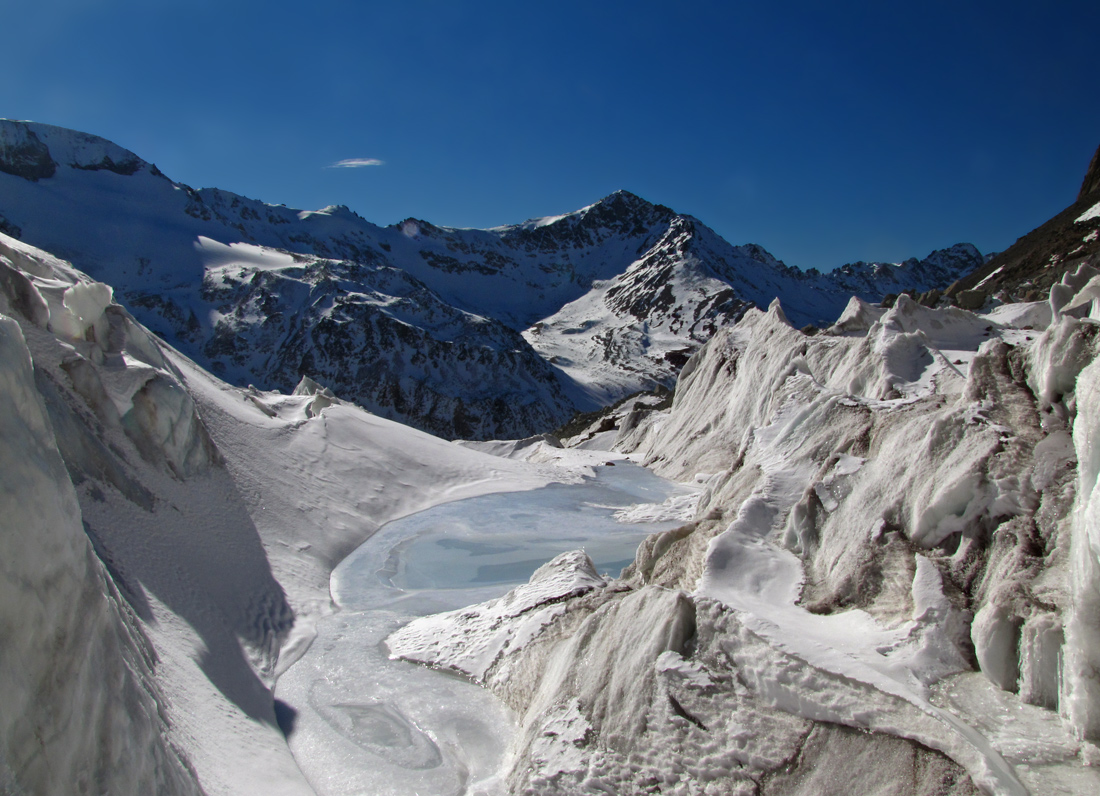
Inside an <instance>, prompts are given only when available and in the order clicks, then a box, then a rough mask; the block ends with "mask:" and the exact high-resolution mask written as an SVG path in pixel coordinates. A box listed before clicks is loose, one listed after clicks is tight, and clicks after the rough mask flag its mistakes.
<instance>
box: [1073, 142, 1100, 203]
mask: <svg viewBox="0 0 1100 796" xmlns="http://www.w3.org/2000/svg"><path fill="white" fill-rule="evenodd" d="M1098 191H1100V147H1097V148H1096V154H1094V155H1093V156H1092V162H1091V163H1089V170H1088V171H1087V172H1085V179H1084V181H1083V182H1082V183H1081V192H1080V193H1078V194H1077V201H1081V200H1082V199H1085V198H1087V197H1089V196H1092V195H1093V194H1095V193H1097V192H1098Z"/></svg>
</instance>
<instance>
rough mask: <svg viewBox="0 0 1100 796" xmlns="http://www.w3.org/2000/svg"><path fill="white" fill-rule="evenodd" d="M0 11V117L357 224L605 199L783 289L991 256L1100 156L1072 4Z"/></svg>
mask: <svg viewBox="0 0 1100 796" xmlns="http://www.w3.org/2000/svg"><path fill="white" fill-rule="evenodd" d="M0 4H2V6H3V18H4V20H5V29H6V34H7V35H6V36H5V66H4V69H3V70H0V116H5V117H8V118H22V119H33V120H35V121H40V122H47V123H50V124H57V125H61V126H64V127H73V128H76V129H80V130H84V131H86V132H91V133H95V134H98V135H102V136H105V137H107V138H110V139H111V140H113V141H115V142H116V143H118V144H121V145H122V146H125V147H127V148H129V149H131V150H133V151H134V152H136V153H137V154H139V155H140V156H142V157H143V158H145V159H146V160H150V161H152V162H154V163H156V164H157V165H158V166H159V167H160V168H161V169H162V170H163V171H164V172H165V173H166V174H168V176H170V177H172V178H173V179H175V180H178V181H181V182H185V183H187V184H189V185H192V186H194V187H219V188H225V189H227V190H231V191H235V192H237V193H241V194H244V195H246V196H251V197H254V198H258V199H262V200H264V201H268V202H272V203H283V204H287V205H291V206H293V207H299V208H304V209H316V208H320V207H323V206H325V205H329V204H346V205H348V206H349V207H351V208H352V209H353V210H355V211H357V212H358V213H359V214H360V215H362V216H364V217H366V218H368V219H370V220H371V221H375V222H377V223H381V224H389V223H393V222H395V221H398V220H400V219H403V218H405V217H407V216H416V217H419V218H425V219H428V220H430V221H432V222H433V223H436V224H443V225H449V226H474V227H488V226H495V225H498V224H506V223H513V222H518V221H522V220H524V219H526V218H529V217H534V216H541V215H553V214H558V213H562V212H567V211H569V210H574V209H577V208H579V207H582V206H584V205H586V204H589V203H591V202H593V201H595V200H597V199H598V198H600V197H601V196H604V195H606V194H608V193H610V192H612V191H614V190H616V189H618V188H625V189H628V190H631V191H633V192H635V193H638V194H640V195H641V196H644V197H645V198H647V199H649V200H651V201H654V202H660V203H663V204H667V205H669V206H671V207H673V208H674V209H676V210H678V211H680V212H685V213H690V214H692V215H695V216H696V217H698V218H700V219H701V220H702V221H703V222H704V223H706V224H708V225H709V226H711V227H712V228H714V229H715V230H716V231H718V232H719V234H721V235H722V236H724V237H725V238H727V239H728V240H729V241H730V242H731V243H735V244H738V243H747V242H754V243H759V244H761V245H763V246H764V247H765V248H767V249H768V250H769V251H771V252H772V253H773V254H775V255H776V256H777V257H780V258H781V259H783V260H785V261H786V262H788V263H790V264H792V265H798V266H801V267H807V268H808V267H811V266H813V267H818V268H822V269H827V268H831V267H833V266H836V265H839V264H841V263H843V262H846V261H850V260H856V259H867V260H871V259H875V260H890V261H894V260H900V259H903V258H905V257H909V256H913V255H917V256H923V255H925V254H927V253H928V252H929V251H931V250H932V249H934V248H939V247H943V246H948V245H951V244H953V243H955V242H958V241H970V242H973V243H974V244H976V245H977V246H978V247H979V248H981V249H982V250H983V251H989V250H995V249H1002V248H1004V247H1006V246H1008V245H1010V244H1011V243H1012V242H1013V241H1014V240H1015V239H1016V238H1017V237H1018V236H1020V235H1023V234H1024V233H1026V232H1028V231H1029V230H1031V229H1032V228H1033V227H1035V226H1036V225H1038V224H1039V223H1041V222H1043V221H1045V220H1046V219H1047V218H1049V217H1050V216H1051V215H1053V214H1054V213H1056V212H1058V211H1059V210H1061V209H1062V208H1064V207H1065V206H1067V205H1068V204H1070V203H1071V202H1072V201H1073V199H1074V198H1075V196H1076V193H1077V190H1078V188H1079V187H1080V182H1081V179H1082V177H1083V175H1084V171H1085V168H1086V167H1087V165H1088V162H1089V158H1090V157H1091V156H1092V154H1093V152H1094V151H1095V150H1096V147H1097V145H1098V144H1100V102H1097V99H1098V98H1100V92H1098V89H1097V80H1096V77H1095V74H1096V71H1095V60H1094V59H1095V37H1096V32H1097V31H1098V30H1100V4H1097V3H1095V1H1093V2H1091V3H1086V2H1054V3H1048V4H1038V3H1031V2H1029V3H1014V2H996V3H994V2H986V3H959V2H956V3H950V4H948V3H940V2H925V3H906V4H892V3H882V2H876V3H842V2H841V3H824V2H796V3H770V4H764V3H734V2H724V3H708V2H685V3H681V4H672V3H669V2H662V3H652V2H629V3H626V2H592V0H590V1H589V2H584V3H579V2H558V3H552V4H547V3H520V2H500V3H497V2H470V3H442V2H413V1H410V2H404V3H396V2H387V3H375V2H340V1H338V0H316V1H315V2H313V3H308V4H307V3H288V2H281V0H266V2H252V0H220V1H217V2H215V1H213V0H190V1H189V2H177V0H158V2H147V1H142V2H138V0H38V2H36V3H33V4H32V3H28V2H25V0H20V1H19V2H11V1H10V0H0ZM353 159H358V160H367V161H381V162H380V163H375V164H372V165H361V166H359V167H348V168H332V167H331V166H332V164H334V163H337V162H339V161H342V160H353Z"/></svg>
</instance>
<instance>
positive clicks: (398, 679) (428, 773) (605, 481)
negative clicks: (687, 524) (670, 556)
mask: <svg viewBox="0 0 1100 796" xmlns="http://www.w3.org/2000/svg"><path fill="white" fill-rule="evenodd" d="M690 495H692V490H691V488H690V487H685V486H681V485H677V484H674V483H672V482H669V481H665V480H664V479H661V478H659V477H658V476H656V475H653V474H652V473H651V472H650V471H648V470H646V469H644V468H642V467H638V466H637V465H634V464H631V463H629V462H626V461H619V462H618V464H617V465H616V466H614V467H611V466H603V467H598V468H595V478H594V479H588V480H586V481H585V482H584V483H580V484H553V485H550V486H547V487H545V488H543V489H538V490H534V491H529V492H518V493H510V494H491V495H486V496H483V497H477V498H471V499H468V500H462V501H458V502H455V503H449V504H444V505H442V506H436V507H435V508H432V509H429V510H427V511H423V512H420V513H418V514H413V515H411V516H409V517H406V518H403V519H400V520H396V521H394V522H391V523H389V524H388V525H386V526H384V527H383V528H382V529H381V530H380V531H379V532H378V533H377V534H376V535H375V536H373V537H372V538H371V539H369V540H368V541H367V542H365V543H364V544H363V545H362V546H361V547H359V548H358V549H357V550H356V551H355V552H354V553H352V554H351V555H350V556H349V557H348V558H347V559H345V560H344V561H343V562H342V563H341V564H340V565H339V566H338V567H337V568H336V570H335V571H334V572H333V575H332V581H331V586H332V596H333V599H334V600H335V602H336V603H337V604H338V606H339V610H338V611H337V612H336V613H335V614H333V615H332V616H329V617H327V618H326V619H324V620H322V621H321V622H320V623H319V625H318V629H317V630H318V633H317V638H316V640H315V641H314V643H313V645H312V647H311V648H310V650H309V652H308V653H306V655H305V656H304V657H303V658H302V659H301V660H300V661H298V662H297V663H296V664H294V665H293V666H292V667H291V668H290V669H289V670H288V671H287V672H286V673H285V674H284V675H283V676H282V677H281V678H280V679H279V682H278V687H277V690H276V697H277V699H278V700H279V703H280V712H281V720H282V722H281V723H282V724H283V727H284V731H287V732H288V733H289V743H290V747H291V750H292V751H293V752H294V755H295V758H296V759H297V761H298V763H299V765H300V766H301V768H302V770H303V771H304V773H305V775H306V777H307V778H308V779H309V781H310V784H311V785H312V786H313V787H314V789H315V790H316V791H317V793H318V794H321V795H322V796H329V795H330V794H333V795H335V794H360V793H370V794H398V793H400V794H411V793H420V794H429V793H430V794H439V795H440V796H443V795H444V794H465V793H469V794H482V793H483V794H492V793H497V792H499V791H500V790H501V788H500V783H499V782H498V780H497V775H498V772H500V771H502V770H503V769H504V764H505V762H506V760H507V754H508V745H509V742H510V740H511V738H512V735H513V733H514V727H515V720H514V717H513V716H512V715H511V713H510V711H509V710H508V709H507V708H506V707H505V706H504V705H503V704H502V703H500V702H499V701H498V700H497V698H496V697H495V696H493V695H492V694H491V693H489V692H488V691H487V690H485V689H482V688H480V687H479V686H476V685H474V684H472V683H469V682H467V681H465V680H463V679H460V678H458V677H455V676H453V675H450V674H446V673H443V672H440V671H436V670H433V669H429V668H426V667H422V666H417V665H414V664H410V663H407V662H404V661H391V660H389V658H388V654H387V651H386V649H385V646H384V644H383V640H384V639H385V638H386V637H387V636H388V635H390V634H391V633H392V632H393V631H395V630H396V629H397V628H399V627H401V626H402V625H404V624H406V623H407V622H409V621H410V620H412V619H414V618H415V617H418V616H424V615H427V614H433V613H437V612H440V611H446V610H452V609H456V608H461V607H462V606H465V605H470V604H472V603H478V602H482V601H485V600H488V599H491V598H494V597H498V596H500V595H503V594H504V593H506V592H507V591H508V590H509V589H511V588H513V587H514V586H516V585H518V584H520V583H525V582H527V580H528V578H529V577H530V576H531V574H532V573H533V572H534V571H535V569H537V568H538V567H539V566H540V565H542V564H544V563H545V562H547V561H549V560H550V559H551V558H553V557H554V556H556V555H557V554H559V553H562V552H564V551H567V550H573V549H577V548H584V549H585V550H586V551H587V553H588V554H589V555H590V556H591V557H592V559H593V561H594V562H595V564H596V567H597V569H598V570H599V571H600V572H601V573H609V574H611V575H618V574H619V570H620V569H621V568H622V567H624V566H626V564H627V563H629V562H630V561H631V560H632V559H633V557H634V551H635V549H636V548H637V546H638V544H639V542H641V540H642V539H643V538H644V537H645V536H646V535H648V534H650V533H655V532H657V531H661V530H667V529H669V528H674V527H676V526H678V525H680V524H682V523H683V522H684V521H686V520H687V519H689V518H690V516H691V513H692V512H693V511H694V507H695V506H694V504H695V501H694V500H692V499H690V497H689V496H690ZM657 505H662V506H663V510H657ZM647 506H649V507H650V508H649V509H648V510H647V509H646V508H644V507H647ZM631 507H636V508H634V510H633V511H631V512H629V513H627V512H623V511H622V510H623V509H627V508H631ZM677 508H679V509H680V511H681V512H682V514H683V516H682V517H681V518H679V519H668V517H669V516H670V514H675V513H676V511H675V509H677ZM617 512H619V517H618V518H616V513H617ZM662 518H664V519H662ZM653 519H662V521H656V522H654V521H648V520H653Z"/></svg>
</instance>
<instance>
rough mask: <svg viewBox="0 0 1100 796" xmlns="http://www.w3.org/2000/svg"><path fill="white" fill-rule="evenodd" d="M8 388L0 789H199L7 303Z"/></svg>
mask: <svg viewBox="0 0 1100 796" xmlns="http://www.w3.org/2000/svg"><path fill="white" fill-rule="evenodd" d="M3 303H5V302H4V301H3V299H0V304H3ZM7 311H10V307H0V312H7ZM0 392H2V393H3V395H4V410H3V411H2V412H0V466H2V470H3V473H4V477H3V479H2V484H0V514H2V515H3V517H4V524H3V530H2V531H0V691H2V692H3V695H4V709H3V711H0V790H3V791H4V792H5V793H39V794H74V793H87V794H99V793H124V792H145V793H165V794H168V793H173V794H175V793H180V794H199V793H202V789H201V787H200V785H199V783H198V781H197V779H196V776H195V773H194V771H193V770H191V769H190V768H189V767H188V763H187V760H186V758H185V757H184V756H183V755H182V754H181V752H180V751H179V750H178V749H177V748H176V747H175V746H174V745H173V744H172V743H171V742H170V741H169V739H168V725H167V723H166V717H165V716H164V714H163V713H162V712H161V709H160V705H159V703H160V702H161V701H162V700H163V699H164V697H163V695H162V694H161V690H160V686H159V684H158V682H157V680H156V677H155V674H154V670H155V667H156V662H157V661H156V655H155V653H154V651H153V648H152V646H151V644H150V642H149V640H148V638H146V636H145V633H144V631H143V629H142V627H141V624H140V622H139V621H138V620H137V618H136V616H135V615H134V613H133V611H132V610H131V609H130V606H129V605H128V604H127V603H126V602H125V601H124V600H123V599H122V598H121V596H120V594H119V591H118V590H117V589H116V588H115V586H114V582H113V581H112V579H111V578H110V576H109V575H108V574H107V572H106V571H105V569H104V567H103V565H102V564H101V563H100V560H99V559H98V558H97V557H96V555H95V553H94V552H93V551H92V546H91V544H89V541H88V537H87V535H86V534H85V532H84V527H83V525H82V516H81V510H80V506H79V504H78V501H77V496H76V494H75V492H74V491H73V486H72V483H71V482H70V480H69V475H68V473H67V472H66V469H65V464H64V463H63V461H62V458H61V455H60V454H59V452H58V450H57V444H56V441H55V439H54V434H53V427H52V424H51V423H50V420H49V418H48V415H47V412H46V407H45V405H44V404H43V401H42V397H41V395H40V394H39V392H38V389H37V387H36V385H35V376H34V372H33V369H32V366H31V357H30V352H29V351H28V350H27V346H26V344H25V342H24V339H23V334H22V332H21V331H20V328H19V325H18V324H17V323H16V322H15V321H14V320H12V319H11V318H9V317H6V316H4V315H0Z"/></svg>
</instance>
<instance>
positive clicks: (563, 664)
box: [418, 274, 1100, 794]
mask: <svg viewBox="0 0 1100 796" xmlns="http://www.w3.org/2000/svg"><path fill="white" fill-rule="evenodd" d="M1078 277H1080V278H1078ZM1084 277H1085V275H1084V274H1080V275H1076V276H1074V277H1072V278H1067V280H1066V282H1064V283H1063V288H1064V291H1063V292H1067V293H1068V295H1067V296H1065V297H1064V299H1065V301H1062V302H1061V304H1060V305H1059V306H1063V305H1064V306H1076V305H1080V306H1082V307H1083V306H1085V305H1084V304H1083V303H1082V302H1081V301H1079V299H1081V297H1082V296H1083V295H1084V294H1085V293H1086V292H1087V289H1088V284H1089V280H1088V279H1087V278H1084ZM1044 308H1045V309H1044ZM784 309H785V308H783V307H781V306H779V305H778V304H773V305H772V306H770V307H769V309H768V310H767V311H766V312H765V311H760V310H757V309H749V310H748V311H747V312H746V313H745V315H744V317H743V318H742V319H741V321H740V322H739V323H737V324H736V325H735V326H733V327H732V328H729V329H725V330H721V331H718V332H717V333H716V334H715V335H714V337H713V338H712V339H711V340H710V341H709V342H708V343H707V344H706V345H704V346H703V347H702V348H701V349H700V350H699V351H698V352H697V353H696V354H694V355H693V356H692V358H691V359H690V360H689V361H688V363H687V364H686V365H685V367H684V368H683V371H682V373H681V375H680V378H679V381H678V384H677V389H676V394H675V399H674V402H673V404H672V407H671V409H670V410H667V411H650V412H648V413H646V414H644V415H643V416H641V417H637V418H635V419H634V422H632V423H631V424H630V426H629V427H628V428H625V429H624V430H623V431H622V432H621V433H620V435H619V439H618V442H617V443H616V447H617V448H618V449H620V450H624V451H632V452H634V453H635V455H639V456H641V457H642V458H643V459H644V461H645V462H646V463H648V464H649V465H650V466H652V467H654V468H656V469H657V470H658V471H659V472H662V473H664V474H666V475H669V476H671V477H675V478H679V479H682V480H696V481H701V482H703V483H705V484H706V491H705V492H704V496H703V498H702V500H701V502H700V507H699V511H698V514H697V517H696V519H695V521H694V522H692V523H690V524H689V525H686V526H684V527H683V528H680V529H678V530H675V531H668V532H665V533H662V534H659V535H656V536H653V537H650V539H648V540H647V541H646V542H645V543H643V545H642V546H641V548H640V549H639V551H638V554H637V556H636V559H635V562H634V564H633V565H632V566H631V567H629V568H628V569H627V570H625V571H624V573H623V577H622V579H621V580H618V581H611V582H609V583H608V584H607V585H606V586H603V587H601V588H599V589H595V590H592V591H591V592H589V593H586V594H584V595H581V596H577V597H572V598H566V599H563V600H561V601H559V602H557V603H555V611H556V612H555V614H554V616H553V617H552V618H551V620H550V621H545V622H542V623H541V624H540V625H539V630H538V632H537V633H535V634H533V635H532V634H530V633H528V634H527V636H526V638H527V642H526V643H525V644H516V643H514V642H512V643H510V644H509V645H508V646H507V648H506V649H502V650H501V651H500V654H499V655H498V656H497V657H496V658H495V659H493V662H492V664H491V665H490V666H489V667H488V669H486V670H485V671H484V673H482V674H479V678H480V679H481V680H482V681H483V682H485V683H486V684H487V685H488V686H489V687H491V688H493V689H494V690H495V691H497V693H499V694H500V695H501V696H502V698H504V699H505V700H506V701H508V702H509V704H510V705H512V706H513V707H514V708H515V709H517V710H518V711H520V712H521V713H522V714H523V715H524V720H523V733H524V734H523V736H522V739H521V745H520V749H521V754H520V757H519V759H518V760H517V761H516V763H515V765H514V766H513V769H512V774H511V776H512V779H511V780H510V782H511V784H512V786H513V787H514V788H516V789H517V790H523V789H530V790H532V791H534V792H561V791H564V792H572V791H578V790H582V789H584V788H602V789H607V790H611V791H613V792H641V791H643V790H644V789H645V788H649V787H656V783H660V785H661V787H662V788H667V789H669V790H676V789H680V790H682V791H683V792H689V791H690V788H699V789H700V790H701V791H705V789H706V787H716V788H721V789H722V790H723V792H734V793H746V794H748V793H753V794H758V793H765V794H767V793H792V792H793V793H812V792H818V791H815V790H814V788H824V790H823V791H820V792H830V791H829V787H831V786H828V782H829V781H831V778H833V777H845V778H846V777H848V776H850V773H845V774H843V775H841V774H839V773H838V772H839V771H840V770H841V769H843V771H844V772H851V771H853V770H854V769H853V764H854V761H855V760H857V759H860V757H859V756H861V755H869V756H871V757H875V758H876V759H881V760H885V759H887V758H890V759H895V760H899V761H906V762H904V764H899V765H900V766H901V767H900V768H899V770H898V773H897V774H893V773H892V772H891V773H888V772H887V771H886V770H885V768H883V767H882V766H875V767H874V778H875V784H874V785H871V784H867V786H866V787H867V789H868V790H869V792H874V790H873V789H874V788H882V787H889V788H891V789H892V790H891V791H890V792H896V793H905V794H934V793H935V794H938V793H959V794H962V793H976V792H978V791H979V790H980V791H981V792H985V793H994V794H1024V793H1036V794H1038V793H1042V794H1076V793H1084V792H1092V791H1095V790H1096V789H1097V788H1098V787H1100V777H1098V775H1097V773H1096V770H1097V769H1096V767H1095V766H1094V765H1093V764H1094V763H1095V762H1096V761H1097V759H1098V755H1100V750H1098V749H1097V747H1096V745H1095V743H1094V740H1093V739H1094V738H1095V732H1096V724H1095V722H1096V716H1097V715H1098V714H1097V705H1100V702H1098V701H1097V694H1098V691H1097V680H1096V677H1095V670H1096V668H1097V664H1098V662H1097V660H1096V659H1095V651H1096V649H1097V648H1098V647H1100V643H1098V637H1097V634H1098V626H1097V625H1096V621H1095V614H1096V605H1097V599H1098V597H1097V595H1098V592H1097V590H1096V589H1097V586H1096V584H1097V582H1098V580H1097V567H1098V566H1100V564H1098V561H1100V559H1098V558H1097V549H1098V543H1097V540H1096V538H1095V537H1096V530H1095V529H1096V527H1100V526H1098V525H1097V522H1096V521H1095V518H1094V517H1092V516H1091V515H1092V513H1093V511H1094V509H1095V506H1094V505H1093V503H1094V498H1093V497H1092V495H1093V493H1094V492H1095V489H1094V487H1095V481H1096V471H1097V470H1098V469H1100V467H1098V466H1097V461H1100V457H1098V455H1097V454H1096V450H1094V448H1095V447H1096V446H1095V440H1094V439H1093V437H1094V436H1095V435H1096V433H1097V432H1096V431H1095V429H1096V424H1097V420H1096V415H1097V411H1098V410H1097V408H1096V405H1095V404H1096V402H1097V400H1098V396H1100V393H1098V392H1097V390H1098V385H1100V382H1098V381H1097V379H1098V378H1100V376H1098V375H1097V374H1100V371H1095V372H1094V370H1093V369H1094V368H1095V367H1096V366H1095V365H1093V364H1090V363H1092V362H1093V361H1094V360H1095V357H1096V353H1097V345H1098V342H1100V335H1098V333H1097V330H1098V329H1100V326H1098V325H1097V323H1096V321H1094V320H1093V319H1091V318H1089V317H1075V316H1074V315H1072V314H1066V313H1062V314H1061V315H1057V314H1054V313H1050V312H1049V310H1050V307H1049V305H1048V303H1047V302H1036V303H1034V304H1032V305H1029V306H1021V307H1014V308H1001V309H999V310H997V311H995V312H993V313H990V314H988V315H977V314H975V313H971V312H967V311H964V310H960V309H957V308H946V309H930V308H928V307H925V306H921V305H919V304H918V303H916V302H914V301H911V300H909V299H908V298H907V297H905V296H902V297H900V298H899V299H898V301H897V302H896V303H895V304H894V306H893V307H891V308H889V309H885V310H883V309H881V308H871V307H869V306H868V305H866V304H865V303H863V302H861V301H860V300H858V299H855V300H853V301H852V302H851V303H850V304H849V306H848V308H847V310H846V311H845V312H844V314H843V316H842V317H841V319H840V321H839V322H838V323H837V324H836V325H834V326H833V327H832V328H830V329H828V330H826V331H824V332H819V333H817V334H815V335H808V334H805V333H803V332H801V331H799V330H797V329H796V328H794V327H793V326H792V325H791V323H790V322H789V321H788V318H787V317H786V316H787V313H785V312H784ZM1044 312H1045V313H1047V314H1046V315H1045V316H1044ZM1043 317H1045V319H1046V324H1047V328H1045V329H1044V328H1031V327H1033V326H1035V324H1036V321H1037V320H1041V319H1042V318H1043ZM1052 319H1053V320H1052ZM1094 459H1095V460H1096V461H1093V460H1094ZM1078 460H1080V469H1079V470H1078V468H1077V463H1078ZM1075 494H1076V495H1077V496H1078V497H1077V499H1076V500H1075ZM482 610H483V609H477V608H474V609H468V610H467V611H466V612H456V616H455V617H451V618H449V619H448V618H429V619H425V620H421V621H422V622H425V623H431V622H436V624H435V625H433V628H434V632H435V634H436V636H435V637H436V638H437V639H438V638H447V637H449V638H452V639H456V640H457V639H462V638H464V637H463V636H462V634H461V630H462V627H463V622H462V621H459V620H458V619H457V618H456V617H458V616H466V617H469V616H474V615H479V612H480V611H482ZM515 629H516V627H515V626H514V627H512V629H511V631H509V632H511V635H510V636H509V637H510V638H513V639H514V638H516V637H517V634H516V633H515ZM494 632H495V633H496V634H498V635H500V634H502V633H503V632H504V631H502V630H501V629H500V628H499V627H498V628H495V629H494ZM445 646H446V645H437V648H436V650H435V652H434V653H433V654H429V655H425V656H423V657H420V658H418V659H419V660H428V661H430V662H433V663H445V662H446V660H447V659H448V656H449V655H451V653H450V652H448V651H447V650H446V649H444V647H445ZM619 677H623V678H628V679H630V680H631V681H632V682H633V683H634V688H633V689H632V690H630V691H629V692H628V693H624V694H623V695H622V696H621V698H613V699H610V700H605V699H604V695H605V694H615V693H617V691H616V690H615V689H616V686H615V685H614V684H615V683H616V682H618V680H617V678H619ZM857 739H858V740H857ZM643 761H644V762H643ZM825 761H832V762H831V763H827V762H825ZM839 761H845V763H843V764H842V763H840V762H839ZM828 772H833V773H828ZM869 776H870V775H869ZM832 781H834V783H835V780H832ZM689 783H690V784H689ZM711 783H713V784H711ZM718 783H721V784H720V785H719V784H718ZM810 783H813V784H810Z"/></svg>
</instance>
